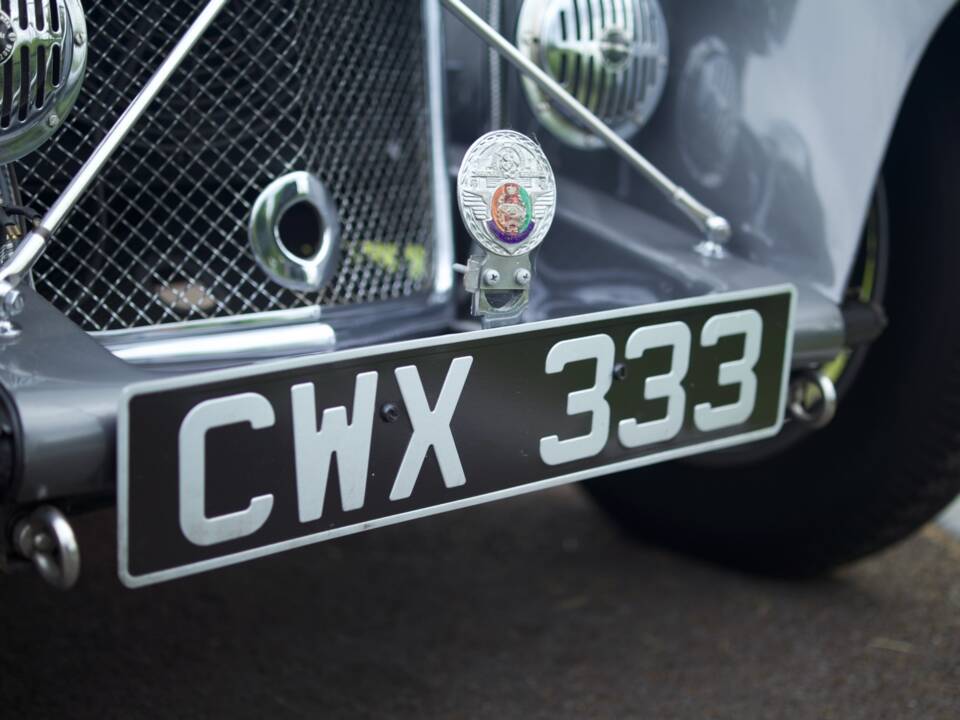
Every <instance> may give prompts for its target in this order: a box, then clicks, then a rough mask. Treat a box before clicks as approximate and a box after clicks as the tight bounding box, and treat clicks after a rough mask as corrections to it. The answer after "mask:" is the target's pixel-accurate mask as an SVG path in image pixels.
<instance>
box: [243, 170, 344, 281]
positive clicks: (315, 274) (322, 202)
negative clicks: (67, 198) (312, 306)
mask: <svg viewBox="0 0 960 720" xmlns="http://www.w3.org/2000/svg"><path fill="white" fill-rule="evenodd" d="M300 206H305V207H307V208H310V209H312V210H313V211H315V212H316V220H317V224H316V225H317V226H316V227H315V228H313V227H310V226H309V218H305V219H306V220H307V221H308V222H307V226H300V227H298V228H293V229H292V230H287V231H284V230H283V223H284V218H285V217H289V215H290V214H291V213H293V212H294V211H295V210H297V209H299V207H300ZM248 235H249V238H250V247H251V249H252V250H253V255H254V257H255V258H256V259H257V262H258V263H259V264H260V267H262V268H263V270H264V272H266V273H267V275H269V276H270V277H271V278H272V279H273V280H274V281H275V282H277V283H279V284H280V285H283V286H284V287H288V288H290V289H292V290H319V289H321V288H323V287H324V286H325V285H326V284H327V282H329V280H330V278H331V277H332V276H333V272H334V270H336V267H337V262H338V260H339V255H340V252H339V250H340V220H339V218H338V217H337V209H336V206H335V205H334V202H333V197H332V196H331V195H330V193H329V192H328V191H327V188H326V187H325V186H324V184H323V183H322V182H320V180H319V179H317V178H316V177H315V176H314V175H312V174H310V173H308V172H293V173H289V174H288V175H284V176H282V177H279V178H277V179H276V180H274V181H273V182H272V183H270V184H269V185H268V186H267V187H266V188H265V189H264V191H263V192H262V193H260V195H259V196H258V197H257V199H256V201H255V202H254V204H253V210H252V211H251V213H250V225H249V228H248ZM297 244H299V245H297ZM298 250H300V252H298Z"/></svg>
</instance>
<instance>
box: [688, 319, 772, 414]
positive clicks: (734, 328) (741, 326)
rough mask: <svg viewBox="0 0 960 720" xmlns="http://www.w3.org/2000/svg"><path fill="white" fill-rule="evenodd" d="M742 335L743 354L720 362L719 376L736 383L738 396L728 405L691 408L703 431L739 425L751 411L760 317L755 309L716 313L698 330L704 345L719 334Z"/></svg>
mask: <svg viewBox="0 0 960 720" xmlns="http://www.w3.org/2000/svg"><path fill="white" fill-rule="evenodd" d="M729 335H743V357H742V358H740V359H739V360H732V361H730V362H725V363H721V364H720V374H719V380H720V385H721V387H722V386H724V385H739V386H740V397H739V399H738V400H737V401H736V402H735V403H733V404H732V405H721V406H720V407H713V406H712V405H711V404H710V403H700V404H699V405H697V406H696V407H695V408H694V409H693V421H694V424H696V426H697V429H698V430H703V431H704V432H706V431H709V430H719V429H721V428H725V427H731V426H732V425H739V424H740V423H742V422H744V421H746V420H747V418H749V417H750V416H751V415H752V414H753V408H754V405H755V404H756V401H757V375H756V373H754V371H753V369H754V368H755V367H756V365H757V360H759V359H760V344H761V338H762V335H763V318H761V317H760V313H758V312H757V311H756V310H742V311H740V312H732V313H726V314H724V315H716V316H714V317H712V318H710V319H709V320H708V321H707V323H706V324H705V325H704V326H703V330H702V331H701V333H700V344H701V345H703V346H704V347H707V346H710V345H716V344H717V342H718V341H719V340H720V338H722V337H727V336H729Z"/></svg>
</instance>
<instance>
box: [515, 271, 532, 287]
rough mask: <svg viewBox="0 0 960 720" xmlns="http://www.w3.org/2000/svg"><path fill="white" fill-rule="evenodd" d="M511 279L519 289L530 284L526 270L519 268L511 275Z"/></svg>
mask: <svg viewBox="0 0 960 720" xmlns="http://www.w3.org/2000/svg"><path fill="white" fill-rule="evenodd" d="M513 279H514V281H515V282H516V283H517V285H519V286H520V287H526V286H527V285H529V284H530V271H529V270H527V269H526V268H519V269H518V270H517V271H516V272H515V273H514V274H513Z"/></svg>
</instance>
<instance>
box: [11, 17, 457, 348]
mask: <svg viewBox="0 0 960 720" xmlns="http://www.w3.org/2000/svg"><path fill="white" fill-rule="evenodd" d="M427 1H428V3H429V2H432V0H427ZM202 4H203V3H200V2H188V1H186V0H175V1H174V2H161V1H160V0H147V2H142V3H133V2H130V1H129V0H127V1H125V2H118V3H106V2H104V3H98V4H95V5H93V6H92V7H90V8H88V13H87V15H88V28H89V31H90V45H91V48H90V68H89V75H88V81H87V90H86V92H85V93H84V95H83V96H82V97H81V100H80V101H79V102H78V107H77V109H76V111H75V113H74V115H73V117H72V119H71V122H70V123H68V125H67V127H66V128H65V129H64V131H63V134H62V136H61V137H60V138H58V142H57V143H54V144H52V145H49V146H48V147H47V148H45V149H44V150H43V152H42V153H40V155H39V160H38V159H37V156H33V157H31V158H27V162H23V163H20V164H19V166H18V170H19V172H20V176H21V178H22V179H23V182H22V185H23V187H24V194H25V195H26V197H27V200H28V201H29V202H31V203H33V204H34V205H36V206H37V207H46V206H48V205H49V203H50V202H51V201H52V199H53V198H54V197H56V195H57V194H58V192H59V191H60V190H62V188H63V186H64V185H65V184H66V182H67V181H68V180H69V178H70V177H71V176H72V174H74V173H75V172H76V170H77V169H78V168H79V166H80V164H81V163H82V161H83V160H84V159H85V158H86V157H87V156H88V155H89V151H90V150H91V149H92V148H93V147H94V146H95V145H96V143H97V142H98V141H99V139H100V138H101V137H102V136H103V134H104V133H105V132H106V131H107V130H108V129H109V128H110V127H111V125H112V124H113V122H114V121H115V119H116V117H117V116H118V115H119V113H120V112H121V111H122V110H123V109H124V108H125V107H126V106H127V105H128V104H129V102H130V100H132V98H133V97H134V95H135V94H136V92H137V91H138V89H139V88H140V87H142V85H143V84H144V83H145V81H146V80H147V78H148V77H149V76H150V74H151V72H152V71H153V70H155V69H156V67H157V66H158V65H159V62H160V61H161V60H162V58H163V57H164V56H165V54H166V53H167V52H169V50H170V47H171V46H172V45H173V44H174V43H175V42H176V40H177V39H178V37H179V36H180V35H181V34H182V33H183V31H184V29H185V28H186V26H187V25H188V24H189V22H190V20H191V19H192V18H193V17H194V16H195V15H196V12H197V10H198V9H199V8H200V6H201V5H202ZM425 7H426V5H425ZM423 20H424V18H423V15H422V12H421V7H420V5H419V4H417V3H399V4H395V3H393V2H389V1H388V0H355V1H354V2H350V3H346V2H332V1H319V0H300V1H298V2H291V1H290V0H285V1H284V0H272V1H271V2H255V1H254V0H236V1H235V2H231V3H230V4H229V5H228V6H227V8H226V9H225V10H224V11H223V12H222V13H221V15H220V17H218V18H217V20H216V22H215V24H214V25H213V27H211V28H210V30H208V32H207V33H206V35H205V36H204V37H203V38H202V39H201V41H200V43H199V44H198V45H197V47H196V48H195V49H194V51H193V52H192V54H191V56H190V57H189V58H188V59H187V60H186V61H185V62H184V64H183V65H182V66H181V67H180V68H179V69H178V70H177V72H176V73H175V75H174V76H173V78H172V79H171V81H170V83H169V84H168V85H167V87H166V88H165V89H164V91H163V92H162V93H161V95H160V96H159V97H158V99H157V100H156V101H155V103H154V105H153V106H151V108H150V110H148V112H147V114H146V116H145V117H144V118H143V119H142V120H141V121H140V122H139V123H138V124H137V125H136V127H135V129H134V131H133V133H132V134H131V135H130V136H129V137H128V138H127V140H126V141H125V143H124V145H123V146H122V147H121V148H120V150H119V151H118V152H117V153H116V155H115V156H114V157H113V158H112V159H111V160H110V162H109V163H108V164H107V166H106V167H105V169H104V171H103V172H102V174H101V175H100V177H99V178H98V180H97V181H96V183H95V184H94V186H93V187H92V189H91V190H90V191H88V192H87V193H86V194H85V196H84V197H83V198H82V200H81V201H80V203H78V205H77V207H76V208H75V210H74V211H73V212H72V213H71V214H70V216H69V217H68V218H67V220H66V222H65V223H64V224H63V225H62V226H61V227H60V229H59V231H58V232H57V233H56V235H55V239H54V241H53V243H52V244H51V247H50V248H49V249H48V250H47V252H46V254H45V255H44V256H43V257H42V258H41V259H40V261H39V262H38V263H37V265H36V266H35V270H34V279H35V283H36V286H37V288H38V290H39V291H40V292H41V293H42V294H44V295H45V296H46V297H48V299H50V300H51V301H52V302H53V303H54V305H56V306H57V307H58V308H59V309H61V310H62V311H63V312H64V313H65V314H67V316H68V317H71V318H72V319H74V320H75V321H77V322H78V323H80V324H81V325H82V326H83V327H84V328H86V329H88V330H93V331H115V330H122V329H127V328H135V327H141V328H142V327H148V326H153V325H158V324H168V323H181V322H183V321H190V320H200V319H208V318H223V317H227V316H236V315H247V314H252V313H264V312H267V313H269V312H271V311H278V310H289V309H295V308H303V307H311V306H316V305H322V306H332V305H355V304H360V303H365V302H370V301H377V300H391V299H398V298H407V297H409V298H417V297H418V296H421V295H426V294H428V293H430V292H432V291H433V290H434V289H435V287H434V279H435V274H434V260H435V243H436V242H437V241H438V239H439V240H442V238H439V235H440V233H441V232H442V231H443V229H444V228H447V229H448V228H449V224H448V223H444V222H442V221H440V218H439V217H438V213H443V212H449V208H445V207H442V204H440V203H436V202H435V199H436V198H437V197H440V196H442V193H440V192H436V191H435V189H434V188H435V184H436V182H437V179H436V178H437V173H436V172H435V170H434V169H433V166H434V165H435V164H436V158H435V157H434V156H435V154H436V146H437V142H436V137H435V135H436V133H437V132H439V129H437V128H436V127H432V125H431V121H430V120H431V117H430V113H429V112H428V106H430V105H431V104H432V103H434V102H435V100H434V97H433V91H431V90H430V89H429V88H428V86H427V81H426V78H427V68H426V67H425V60H424V58H425V52H424V30H423V27H424V26H423ZM428 40H429V38H428ZM433 125H437V123H433ZM303 169H306V170H308V171H312V172H315V173H316V174H317V175H319V176H320V177H321V178H323V180H324V181H325V183H326V184H327V185H328V187H329V188H330V189H331V191H332V194H333V195H334V199H335V201H336V203H337V205H338V211H339V213H340V216H341V219H342V221H343V232H344V237H343V248H344V252H343V256H342V258H341V260H340V266H339V268H338V270H337V272H336V273H335V275H334V278H333V279H332V280H331V282H330V283H329V284H328V286H327V287H326V288H325V289H324V290H323V291H322V292H321V293H297V292H292V291H289V290H285V289H283V288H281V287H280V286H278V285H276V284H274V283H273V282H272V281H270V280H269V279H268V278H267V277H266V275H264V274H263V272H262V271H261V270H260V268H259V267H258V266H257V265H256V262H255V260H254V259H253V256H252V254H251V253H250V250H249V248H248V247H247V238H246V224H247V215H248V212H249V209H250V205H251V204H252V202H253V200H254V199H255V198H256V196H257V195H258V193H259V192H260V191H261V190H262V189H263V188H264V187H265V186H266V185H267V184H269V182H271V181H272V180H273V179H275V178H276V177H278V176H280V175H282V174H284V173H286V172H291V171H296V170H303ZM435 228H440V230H439V231H435Z"/></svg>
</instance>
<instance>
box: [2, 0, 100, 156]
mask: <svg viewBox="0 0 960 720" xmlns="http://www.w3.org/2000/svg"><path fill="white" fill-rule="evenodd" d="M6 10H9V12H5V11H6ZM24 10H25V11H26V12H24ZM87 44H88V43H87V35H86V22H85V19H84V14H83V8H82V7H81V6H80V2H79V0H26V2H23V1H16V0H15V1H12V2H3V3H0V163H9V162H13V161H14V160H18V159H20V158H22V157H23V156H24V155H27V154H28V153H30V152H32V151H34V150H36V149H37V148H38V147H40V146H41V145H42V144H43V143H45V142H46V141H47V140H49V139H50V138H51V137H52V136H53V134H54V133H55V132H56V131H57V130H59V129H60V126H61V125H62V124H63V121H64V120H65V119H66V117H67V115H68V114H69V113H70V110H71V109H72V108H73V105H74V103H75V102H76V100H77V97H78V96H79V94H80V89H81V87H82V86H83V77H84V73H85V72H86V66H87Z"/></svg>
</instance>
